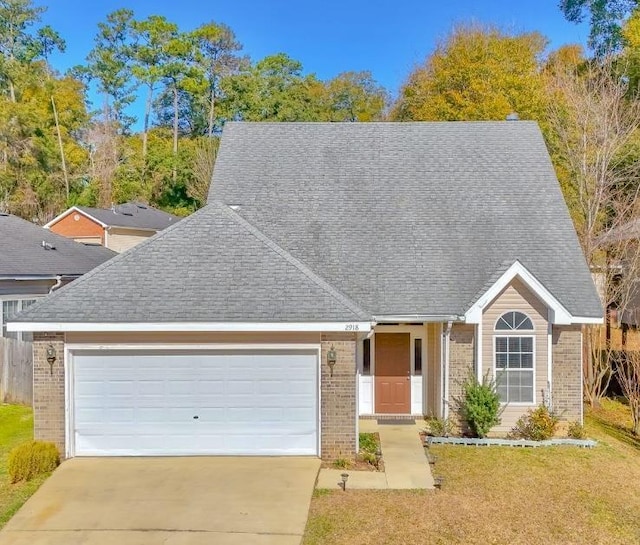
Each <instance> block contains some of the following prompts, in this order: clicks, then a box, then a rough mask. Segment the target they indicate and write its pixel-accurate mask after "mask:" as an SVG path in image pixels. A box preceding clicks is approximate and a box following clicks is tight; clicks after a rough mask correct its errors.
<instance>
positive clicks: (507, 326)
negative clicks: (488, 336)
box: [496, 311, 533, 331]
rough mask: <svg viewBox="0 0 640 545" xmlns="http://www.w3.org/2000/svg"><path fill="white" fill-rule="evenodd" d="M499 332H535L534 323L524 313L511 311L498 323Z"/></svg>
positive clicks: (499, 319)
mask: <svg viewBox="0 0 640 545" xmlns="http://www.w3.org/2000/svg"><path fill="white" fill-rule="evenodd" d="M496 330H497V331H517V330H527V331H533V322H532V321H531V318H529V316H527V315H526V314H524V313H522V312H517V311H511V312H505V313H504V314H503V315H502V316H500V318H498V321H497V322H496Z"/></svg>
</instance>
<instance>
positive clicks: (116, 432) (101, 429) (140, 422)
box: [71, 349, 318, 456]
mask: <svg viewBox="0 0 640 545" xmlns="http://www.w3.org/2000/svg"><path fill="white" fill-rule="evenodd" d="M317 360H318V355H317V351H313V350H293V349H292V350H273V351H271V350H267V351H254V350H224V351H215V352H214V351H179V352H172V351H166V352H159V351H135V350H132V351H93V352H82V351H81V352H78V353H76V354H73V356H72V361H73V363H72V367H73V381H72V386H71V387H72V392H73V394H72V395H73V419H72V427H73V441H74V444H75V445H74V446H75V455H78V456H123V455H124V456H127V455H149V456H150V455H158V456H163V455H167V456H168V455H198V454H202V455H204V454H221V455H317V454H318V378H317V375H318V367H317V365H318V363H317Z"/></svg>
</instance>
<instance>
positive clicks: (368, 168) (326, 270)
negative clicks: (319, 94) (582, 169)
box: [211, 121, 602, 317]
mask: <svg viewBox="0 0 640 545" xmlns="http://www.w3.org/2000/svg"><path fill="white" fill-rule="evenodd" d="M211 195H214V196H215V198H216V199H218V200H220V201H222V202H224V203H227V204H234V205H240V208H239V209H238V213H239V214H240V215H241V216H242V217H244V218H246V219H247V220H248V221H250V222H251V223H252V224H253V225H255V226H256V227H257V228H258V229H260V230H261V231H262V232H264V233H265V234H266V235H267V236H269V237H270V238H272V239H273V240H274V241H276V242H277V243H278V244H279V245H281V246H282V247H283V248H285V249H286V250H287V251H288V252H289V253H291V255H293V256H295V257H296V258H298V259H299V260H300V261H302V262H303V263H305V264H306V265H307V266H308V267H310V268H311V269H312V270H314V271H316V272H317V273H318V274H320V275H321V276H322V277H323V278H324V279H325V280H326V281H327V282H329V283H330V284H331V285H333V286H335V287H336V288H337V289H339V290H340V291H342V292H343V293H345V294H346V295H347V296H349V297H350V298H352V299H353V300H354V301H357V302H358V303H359V304H360V305H361V306H363V307H364V308H367V309H369V310H370V311H371V312H372V313H373V314H374V315H377V314H414V313H416V314H460V313H463V312H464V311H465V310H466V309H467V308H468V307H469V305H470V304H471V303H472V302H474V300H475V298H476V296H477V293H478V292H479V290H480V288H482V287H483V286H484V285H485V284H486V282H487V281H488V279H489V278H491V277H492V276H493V275H494V274H495V271H497V270H499V269H500V268H501V267H503V266H504V263H510V264H511V263H513V262H514V261H515V260H516V259H517V260H520V262H521V263H522V264H523V265H524V266H525V267H527V269H529V270H530V271H531V272H532V273H533V274H534V275H535V276H536V277H537V278H538V280H539V281H540V282H542V283H543V284H544V285H545V287H546V288H547V289H548V290H549V291H550V292H551V293H553V294H554V295H555V297H556V298H557V299H559V300H560V302H562V303H563V304H564V306H565V307H567V309H568V310H569V311H570V312H571V313H572V314H574V315H577V316H593V317H600V316H602V308H601V306H600V301H599V299H598V297H597V294H596V291H595V288H594V286H593V282H592V279H591V276H590V273H589V270H588V268H587V266H586V263H585V259H584V257H583V255H582V252H581V249H580V246H579V244H578V240H577V237H576V234H575V231H574V229H573V225H572V223H571V219H570V218H569V214H568V212H567V209H566V206H565V203H564V200H563V197H562V194H561V192H560V187H559V185H558V182H557V179H556V177H555V173H554V170H553V167H552V165H551V161H550V159H549V156H548V153H547V149H546V146H545V143H544V140H543V138H542V135H541V133H540V130H539V129H538V126H537V124H536V123H533V122H525V121H518V122H473V123H467V122H460V123H359V124H358V123H355V124H339V123H335V124H332V123H296V124H284V123H279V124H278V123H261V124H257V123H230V124H227V126H226V127H225V131H224V137H223V139H222V143H221V147H220V150H219V154H218V159H217V163H216V170H215V175H214V182H213V186H212V189H211Z"/></svg>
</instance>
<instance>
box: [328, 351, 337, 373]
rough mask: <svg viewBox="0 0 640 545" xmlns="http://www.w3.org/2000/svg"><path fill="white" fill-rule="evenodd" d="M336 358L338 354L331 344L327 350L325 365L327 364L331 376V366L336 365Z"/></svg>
mask: <svg viewBox="0 0 640 545" xmlns="http://www.w3.org/2000/svg"><path fill="white" fill-rule="evenodd" d="M337 360H338V356H337V354H336V349H335V348H334V346H333V345H331V348H330V349H329V350H327V365H328V366H329V371H330V372H331V376H333V368H334V367H335V365H336V361H337Z"/></svg>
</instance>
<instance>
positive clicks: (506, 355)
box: [494, 311, 535, 403]
mask: <svg viewBox="0 0 640 545" xmlns="http://www.w3.org/2000/svg"><path fill="white" fill-rule="evenodd" d="M495 330H496V332H499V333H498V334H496V336H495V345H494V348H495V373H496V374H495V376H496V388H497V391H498V394H499V395H500V399H501V400H502V401H503V402H504V403H534V386H533V379H534V359H535V358H534V338H535V337H534V335H533V330H534V327H533V322H532V321H531V318H529V317H528V316H527V315H526V314H524V313H522V312H517V311H511V312H505V313H504V314H503V315H502V316H500V318H498V321H497V322H496V326H495ZM525 332H530V333H529V334H524V333H525Z"/></svg>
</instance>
